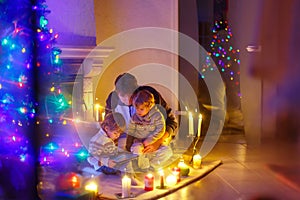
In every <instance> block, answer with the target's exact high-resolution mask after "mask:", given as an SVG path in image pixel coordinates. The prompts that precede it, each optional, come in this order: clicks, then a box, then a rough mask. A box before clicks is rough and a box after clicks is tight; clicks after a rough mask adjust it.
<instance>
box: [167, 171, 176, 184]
mask: <svg viewBox="0 0 300 200" xmlns="http://www.w3.org/2000/svg"><path fill="white" fill-rule="evenodd" d="M166 183H167V185H168V186H174V185H176V183H177V178H176V176H174V175H172V174H170V175H169V176H167V178H166Z"/></svg>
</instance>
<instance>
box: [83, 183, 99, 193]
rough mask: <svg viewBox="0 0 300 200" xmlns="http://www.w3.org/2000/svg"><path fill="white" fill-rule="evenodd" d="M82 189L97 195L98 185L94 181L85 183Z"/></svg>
mask: <svg viewBox="0 0 300 200" xmlns="http://www.w3.org/2000/svg"><path fill="white" fill-rule="evenodd" d="M84 189H85V190H86V191H90V192H93V193H94V194H95V195H97V193H98V185H97V184H96V183H95V182H94V181H92V182H89V183H87V184H86V185H85V187H84Z"/></svg>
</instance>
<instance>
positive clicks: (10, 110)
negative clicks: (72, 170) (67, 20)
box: [0, 0, 87, 164]
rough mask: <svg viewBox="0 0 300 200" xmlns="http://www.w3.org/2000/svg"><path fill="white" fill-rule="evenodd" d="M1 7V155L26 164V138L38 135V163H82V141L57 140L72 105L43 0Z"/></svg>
mask: <svg viewBox="0 0 300 200" xmlns="http://www.w3.org/2000/svg"><path fill="white" fill-rule="evenodd" d="M0 9H1V10H0V11H1V12H0V13H1V14H0V25H1V35H0V44H1V46H0V127H1V128H0V135H1V137H0V150H1V153H3V155H6V156H7V157H10V158H11V157H16V158H17V159H18V160H20V161H22V162H26V160H27V159H28V158H29V157H30V156H31V155H33V153H32V152H31V151H30V149H31V148H32V145H34V144H32V143H31V141H30V139H31V138H32V137H37V138H40V145H41V146H40V155H39V160H40V163H41V164H51V163H52V162H54V161H56V160H57V158H56V157H60V156H62V157H63V158H66V157H71V155H75V157H76V158H77V160H83V159H85V158H86V156H87V151H86V150H85V148H83V146H82V145H81V143H80V142H78V141H76V138H75V139H73V140H70V139H68V136H66V139H62V138H65V137H63V135H62V133H61V131H59V130H60V129H61V127H63V126H65V127H66V126H67V125H72V123H73V121H72V119H70V118H65V117H64V114H65V112H67V111H68V110H69V109H70V107H71V104H72V102H71V101H70V100H69V101H68V100H67V99H66V97H65V95H64V91H63V89H62V88H61V86H60V83H61V80H62V76H63V74H62V60H61V59H60V54H61V50H60V49H59V48H57V47H55V43H56V40H57V39H58V34H57V33H54V31H53V29H52V28H48V19H47V17H46V16H47V15H48V14H49V13H50V10H49V9H48V7H47V5H46V1H45V0H38V1H36V3H35V4H34V5H32V2H31V1H30V0H22V1H13V2H12V1H1V2H0ZM2 27H3V28H2ZM36 83H37V84H36ZM63 134H65V133H63Z"/></svg>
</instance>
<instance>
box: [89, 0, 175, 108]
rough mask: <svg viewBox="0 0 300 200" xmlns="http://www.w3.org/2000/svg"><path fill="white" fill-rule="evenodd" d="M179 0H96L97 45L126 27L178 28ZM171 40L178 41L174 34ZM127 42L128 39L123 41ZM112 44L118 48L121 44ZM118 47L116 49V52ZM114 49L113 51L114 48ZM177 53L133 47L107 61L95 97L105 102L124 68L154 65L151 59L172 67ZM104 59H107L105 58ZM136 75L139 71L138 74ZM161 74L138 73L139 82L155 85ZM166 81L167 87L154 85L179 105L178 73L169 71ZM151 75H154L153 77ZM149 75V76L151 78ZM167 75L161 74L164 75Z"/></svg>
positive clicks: (97, 81) (128, 28)
mask: <svg viewBox="0 0 300 200" xmlns="http://www.w3.org/2000/svg"><path fill="white" fill-rule="evenodd" d="M177 4H178V3H177V0H164V1H155V2H154V1H152V0H143V1H140V0H121V1H120V0H100V1H99V0H94V8H95V22H96V37H97V45H100V46H101V45H102V44H103V43H105V44H107V43H106V42H107V41H109V40H112V38H113V37H114V36H116V34H120V33H122V32H124V31H127V30H132V29H135V28H143V27H161V28H168V29H172V30H178V5H177ZM170 41H171V42H172V43H176V42H177V41H174V38H172V37H170ZM124 42H125V41H124ZM115 45H117V46H113V47H114V48H118V46H119V45H122V44H120V43H119V44H115ZM116 51H118V50H117V49H115V52H116ZM113 53H114V52H113ZM177 59H178V58H177V55H174V54H172V53H169V52H166V51H162V50H157V49H151V48H144V49H141V50H134V51H130V52H128V53H126V54H124V55H120V56H119V57H116V58H115V60H113V61H110V62H111V63H109V65H106V63H105V64H104V65H105V67H104V69H103V72H102V73H101V74H100V76H99V77H97V78H96V79H95V80H94V82H96V83H97V85H98V87H97V88H96V94H95V98H96V99H97V101H98V102H99V103H100V104H101V105H104V104H105V99H106V97H107V96H108V94H109V93H110V92H111V91H112V90H113V89H114V80H115V78H116V77H117V76H118V75H119V74H121V73H124V72H132V73H134V69H136V68H138V67H140V66H147V65H148V66H147V68H151V65H149V63H153V64H154V65H157V64H161V65H163V66H168V67H170V70H171V71H173V70H176V71H177V68H178V61H177ZM104 62H105V60H104ZM135 75H136V74H135ZM157 76H161V75H160V74H157V73H155V74H153V73H152V74H141V73H139V75H138V76H137V79H138V83H139V84H140V85H143V84H150V85H153V83H151V82H154V80H155V78H156V77H157ZM169 76H170V77H171V78H170V79H169V77H167V78H168V83H167V85H169V86H171V87H168V88H167V87H164V86H160V87H159V86H158V85H155V88H157V89H158V90H159V92H161V93H162V94H163V97H164V98H165V99H166V100H167V102H168V103H170V104H171V106H172V107H173V108H174V109H176V108H177V103H176V96H177V91H178V88H177V87H178V86H177V82H178V81H177V77H176V73H170V74H169ZM151 77H152V78H153V79H152V81H151ZM149 78H150V79H149ZM164 78H165V77H161V79H164Z"/></svg>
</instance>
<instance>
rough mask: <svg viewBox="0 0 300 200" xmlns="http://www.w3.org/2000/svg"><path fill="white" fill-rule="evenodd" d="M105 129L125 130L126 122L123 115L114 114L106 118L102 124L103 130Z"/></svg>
mask: <svg viewBox="0 0 300 200" xmlns="http://www.w3.org/2000/svg"><path fill="white" fill-rule="evenodd" d="M105 127H109V130H111V131H114V130H118V129H121V130H122V131H124V130H125V127H126V122H125V119H124V117H123V116H122V114H120V113H117V112H113V113H109V114H107V115H106V116H105V118H104V120H103V121H102V122H101V128H102V129H103V130H104V129H105Z"/></svg>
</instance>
